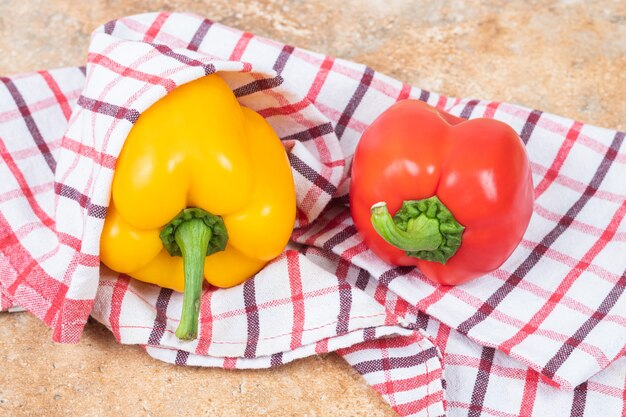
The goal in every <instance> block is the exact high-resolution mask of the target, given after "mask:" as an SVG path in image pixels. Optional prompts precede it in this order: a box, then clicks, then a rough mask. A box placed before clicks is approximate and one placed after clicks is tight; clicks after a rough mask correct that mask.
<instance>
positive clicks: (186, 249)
mask: <svg viewBox="0 0 626 417" xmlns="http://www.w3.org/2000/svg"><path fill="white" fill-rule="evenodd" d="M211 235H212V232H211V228H210V227H208V226H207V225H206V224H205V223H204V222H203V221H202V220H201V219H198V218H193V219H191V220H188V221H186V222H183V223H182V224H181V225H180V226H178V228H176V232H175V234H174V238H175V239H176V243H178V246H179V247H180V250H181V252H182V255H183V265H184V268H185V292H184V296H183V311H182V313H181V316H180V323H179V325H178V329H176V337H178V338H179V339H181V340H194V339H195V338H196V336H197V335H198V316H199V314H200V298H201V296H202V281H204V259H205V258H206V251H207V247H208V246H209V240H211Z"/></svg>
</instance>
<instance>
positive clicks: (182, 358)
mask: <svg viewBox="0 0 626 417" xmlns="http://www.w3.org/2000/svg"><path fill="white" fill-rule="evenodd" d="M187 359H189V352H187V351H185V350H179V351H177V352H176V359H175V360H174V363H175V364H176V365H186V364H187Z"/></svg>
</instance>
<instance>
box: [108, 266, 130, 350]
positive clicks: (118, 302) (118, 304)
mask: <svg viewBox="0 0 626 417" xmlns="http://www.w3.org/2000/svg"><path fill="white" fill-rule="evenodd" d="M129 283H130V277H128V276H127V275H124V274H120V275H118V277H117V280H115V286H114V287H113V293H112V295H111V313H110V314H109V325H110V326H111V332H113V336H114V337H115V340H117V341H118V342H121V341H122V336H121V334H120V314H121V312H122V303H123V302H124V297H125V296H126V293H127V292H128V284H129Z"/></svg>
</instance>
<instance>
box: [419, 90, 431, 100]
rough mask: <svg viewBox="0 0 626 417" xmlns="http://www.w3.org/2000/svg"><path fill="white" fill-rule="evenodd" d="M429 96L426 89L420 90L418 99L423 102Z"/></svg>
mask: <svg viewBox="0 0 626 417" xmlns="http://www.w3.org/2000/svg"><path fill="white" fill-rule="evenodd" d="M429 98H430V91H426V90H422V91H420V97H419V99H420V100H421V101H423V102H427V101H428V99H429Z"/></svg>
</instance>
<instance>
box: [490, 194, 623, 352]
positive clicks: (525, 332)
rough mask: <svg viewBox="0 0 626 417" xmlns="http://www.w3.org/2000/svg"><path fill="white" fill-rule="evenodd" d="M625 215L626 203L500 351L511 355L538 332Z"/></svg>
mask: <svg viewBox="0 0 626 417" xmlns="http://www.w3.org/2000/svg"><path fill="white" fill-rule="evenodd" d="M624 215H626V201H624V203H623V204H622V206H621V207H620V208H619V209H618V210H617V211H616V212H615V214H614V216H613V218H612V219H611V222H610V223H609V225H608V226H607V229H606V230H605V232H604V233H603V234H602V236H600V238H599V239H598V240H597V241H596V242H595V243H594V244H593V246H592V247H591V248H590V249H589V250H588V251H587V253H585V255H584V256H583V258H582V259H581V260H580V261H579V262H578V264H577V265H576V267H575V268H573V269H571V270H570V271H569V273H568V274H567V275H566V276H565V278H564V279H563V281H562V282H561V283H560V284H559V286H558V287H557V289H556V290H555V291H554V293H553V294H552V295H551V296H550V298H549V299H548V300H547V302H546V303H545V304H544V305H543V306H542V307H541V308H540V309H539V311H537V312H536V313H535V314H534V315H533V317H532V318H531V319H530V321H529V322H528V323H527V324H526V325H525V326H524V327H522V328H521V329H520V330H519V331H518V332H517V333H516V334H515V335H514V336H512V337H511V338H509V339H508V340H506V341H505V342H504V343H502V344H501V345H500V349H501V350H502V351H503V352H505V353H510V352H511V349H513V348H514V347H515V346H516V345H518V344H520V343H521V342H522V341H524V340H525V339H526V338H527V337H528V336H529V335H530V334H532V333H534V332H535V331H536V330H537V328H538V327H539V326H540V325H541V323H543V321H544V320H545V319H546V318H547V317H548V315H550V313H551V312H552V311H553V310H554V309H555V308H556V306H557V305H558V303H559V302H560V301H561V299H562V298H563V297H564V296H565V294H566V293H567V291H568V290H569V289H570V288H571V287H572V285H574V282H575V281H576V279H577V278H578V277H579V276H580V275H581V274H582V273H583V272H584V271H585V270H586V269H587V268H588V267H589V265H590V263H591V262H592V261H593V259H594V258H595V257H596V256H597V255H598V253H600V251H601V250H602V249H604V247H605V246H606V245H607V244H608V243H609V242H610V241H611V238H612V237H613V235H615V232H616V231H617V227H618V226H619V224H620V223H621V222H622V219H623V218H624Z"/></svg>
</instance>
